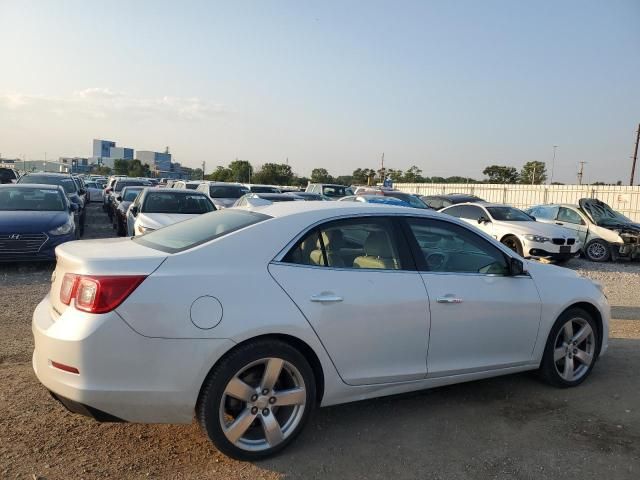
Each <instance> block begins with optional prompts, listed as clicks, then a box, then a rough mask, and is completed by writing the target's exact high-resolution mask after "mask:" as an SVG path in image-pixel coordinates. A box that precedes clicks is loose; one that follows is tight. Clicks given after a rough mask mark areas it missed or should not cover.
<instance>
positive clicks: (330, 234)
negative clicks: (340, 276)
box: [309, 229, 346, 268]
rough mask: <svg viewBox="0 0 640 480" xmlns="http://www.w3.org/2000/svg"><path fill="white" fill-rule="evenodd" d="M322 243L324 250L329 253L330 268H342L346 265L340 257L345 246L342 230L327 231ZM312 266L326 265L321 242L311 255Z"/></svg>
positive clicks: (323, 233)
mask: <svg viewBox="0 0 640 480" xmlns="http://www.w3.org/2000/svg"><path fill="white" fill-rule="evenodd" d="M321 235H322V241H323V243H324V249H325V251H326V252H327V261H328V262H329V266H330V267H337V268H342V267H345V266H346V265H345V264H344V260H343V259H342V257H341V255H340V248H341V247H342V244H343V236H342V231H340V230H337V229H336V230H327V231H326V232H322V234H321ZM309 258H310V260H311V264H312V265H324V259H323V257H322V246H321V245H320V240H318V241H317V243H316V249H315V250H314V251H313V252H311V254H310V255H309Z"/></svg>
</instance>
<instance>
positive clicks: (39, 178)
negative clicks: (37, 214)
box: [18, 175, 78, 193]
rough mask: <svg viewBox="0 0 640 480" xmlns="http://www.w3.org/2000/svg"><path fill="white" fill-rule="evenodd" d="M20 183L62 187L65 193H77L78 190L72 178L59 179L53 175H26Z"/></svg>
mask: <svg viewBox="0 0 640 480" xmlns="http://www.w3.org/2000/svg"><path fill="white" fill-rule="evenodd" d="M18 183H39V184H41V185H60V186H61V187H62V188H63V189H64V191H65V193H76V192H77V191H78V188H77V187H76V182H74V181H73V178H71V177H58V176H52V175H25V176H24V177H22V178H21V179H20V180H18Z"/></svg>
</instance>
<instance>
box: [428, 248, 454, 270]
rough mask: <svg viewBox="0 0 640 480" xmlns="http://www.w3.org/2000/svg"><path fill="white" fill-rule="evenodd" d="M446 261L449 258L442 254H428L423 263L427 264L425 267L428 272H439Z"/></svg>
mask: <svg viewBox="0 0 640 480" xmlns="http://www.w3.org/2000/svg"><path fill="white" fill-rule="evenodd" d="M448 260H449V256H448V255H446V254H444V253H442V252H434V253H430V254H429V255H427V258H426V259H425V261H426V262H427V267H428V268H429V270H430V271H438V270H440V269H441V268H442V267H444V265H445V264H446V263H447V261H448Z"/></svg>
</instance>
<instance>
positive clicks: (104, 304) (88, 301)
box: [60, 273, 147, 313]
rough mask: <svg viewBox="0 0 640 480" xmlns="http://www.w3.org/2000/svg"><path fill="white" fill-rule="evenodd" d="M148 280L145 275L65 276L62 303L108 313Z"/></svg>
mask: <svg viewBox="0 0 640 480" xmlns="http://www.w3.org/2000/svg"><path fill="white" fill-rule="evenodd" d="M145 278H147V277H146V276H145V275H118V276H104V275H100V276H96V275H76V274H73V273H67V274H65V276H64V278H63V280H62V286H61V288H60V301H61V302H62V303H64V304H65V305H69V304H70V303H71V300H72V299H75V307H76V308H77V309H78V310H83V311H85V312H89V313H106V312H110V311H111V310H113V309H114V308H116V307H118V305H120V304H121V303H122V302H124V301H125V299H126V298H127V297H128V296H129V295H131V293H132V292H133V291H134V290H135V289H136V288H137V287H138V285H140V284H141V283H142V282H143V280H144V279H145Z"/></svg>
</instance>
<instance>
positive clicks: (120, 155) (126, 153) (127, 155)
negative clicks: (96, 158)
mask: <svg viewBox="0 0 640 480" xmlns="http://www.w3.org/2000/svg"><path fill="white" fill-rule="evenodd" d="M109 158H113V159H122V160H133V148H127V147H111V148H110V149H109Z"/></svg>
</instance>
